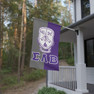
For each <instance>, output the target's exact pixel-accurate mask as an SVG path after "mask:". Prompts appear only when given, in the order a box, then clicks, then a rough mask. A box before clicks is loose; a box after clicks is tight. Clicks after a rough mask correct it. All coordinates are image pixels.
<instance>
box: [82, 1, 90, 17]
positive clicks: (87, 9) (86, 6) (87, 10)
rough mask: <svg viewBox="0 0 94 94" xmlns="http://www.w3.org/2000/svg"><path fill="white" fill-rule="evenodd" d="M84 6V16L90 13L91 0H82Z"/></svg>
mask: <svg viewBox="0 0 94 94" xmlns="http://www.w3.org/2000/svg"><path fill="white" fill-rule="evenodd" d="M81 6H82V18H83V17H85V16H88V15H89V14H90V2H89V0H81Z"/></svg>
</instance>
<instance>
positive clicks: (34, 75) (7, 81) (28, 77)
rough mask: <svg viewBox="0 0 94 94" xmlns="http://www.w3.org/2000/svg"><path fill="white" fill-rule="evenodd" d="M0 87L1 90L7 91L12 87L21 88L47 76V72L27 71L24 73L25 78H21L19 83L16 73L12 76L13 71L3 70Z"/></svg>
mask: <svg viewBox="0 0 94 94" xmlns="http://www.w3.org/2000/svg"><path fill="white" fill-rule="evenodd" d="M0 76H1V77H0V86H1V87H2V88H1V90H5V89H8V88H12V87H20V86H23V85H24V83H25V82H28V81H29V82H30V81H36V80H39V79H41V78H43V77H45V76H46V71H44V70H35V69H33V70H31V69H28V70H27V69H26V70H25V72H24V76H23V77H21V81H20V83H18V79H17V76H16V74H15V73H12V74H11V71H9V70H5V69H3V70H2V71H0Z"/></svg>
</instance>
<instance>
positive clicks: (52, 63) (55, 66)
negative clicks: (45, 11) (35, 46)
mask: <svg viewBox="0 0 94 94" xmlns="http://www.w3.org/2000/svg"><path fill="white" fill-rule="evenodd" d="M48 28H50V29H52V30H53V31H54V36H53V40H52V41H53V43H52V46H51V48H50V50H51V52H50V53H46V54H47V60H48V61H49V63H44V69H45V70H59V61H58V46H59V38H60V30H61V26H60V25H57V24H53V23H50V22H48Z"/></svg>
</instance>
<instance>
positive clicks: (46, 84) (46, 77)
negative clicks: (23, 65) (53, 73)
mask: <svg viewBox="0 0 94 94" xmlns="http://www.w3.org/2000/svg"><path fill="white" fill-rule="evenodd" d="M46 87H48V70H46Z"/></svg>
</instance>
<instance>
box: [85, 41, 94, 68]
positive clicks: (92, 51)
mask: <svg viewBox="0 0 94 94" xmlns="http://www.w3.org/2000/svg"><path fill="white" fill-rule="evenodd" d="M85 62H86V66H87V67H94V39H90V40H86V41H85Z"/></svg>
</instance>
